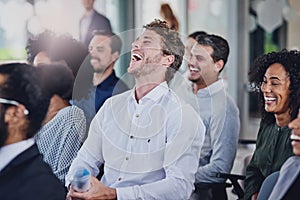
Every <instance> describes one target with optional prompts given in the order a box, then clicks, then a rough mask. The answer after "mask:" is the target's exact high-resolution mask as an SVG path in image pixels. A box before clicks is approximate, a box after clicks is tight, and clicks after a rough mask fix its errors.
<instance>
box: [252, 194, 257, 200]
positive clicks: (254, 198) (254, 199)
mask: <svg viewBox="0 0 300 200" xmlns="http://www.w3.org/2000/svg"><path fill="white" fill-rule="evenodd" d="M257 196H258V192H255V193H254V194H253V195H252V197H251V200H256V199H257Z"/></svg>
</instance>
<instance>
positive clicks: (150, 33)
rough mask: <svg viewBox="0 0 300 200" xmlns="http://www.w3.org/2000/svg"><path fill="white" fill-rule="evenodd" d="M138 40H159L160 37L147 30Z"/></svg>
mask: <svg viewBox="0 0 300 200" xmlns="http://www.w3.org/2000/svg"><path fill="white" fill-rule="evenodd" d="M139 38H144V39H153V40H161V36H160V35H159V34H158V33H156V32H155V31H153V30H149V29H146V30H145V31H144V32H143V33H142V35H140V36H139V37H138V38H137V39H139Z"/></svg>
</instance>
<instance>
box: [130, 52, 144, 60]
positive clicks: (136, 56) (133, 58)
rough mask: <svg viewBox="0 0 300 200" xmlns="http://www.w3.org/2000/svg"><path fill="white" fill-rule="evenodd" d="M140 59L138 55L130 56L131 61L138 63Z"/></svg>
mask: <svg viewBox="0 0 300 200" xmlns="http://www.w3.org/2000/svg"><path fill="white" fill-rule="evenodd" d="M141 59H142V56H140V55H139V54H136V53H134V54H132V55H131V60H135V61H138V60H141Z"/></svg>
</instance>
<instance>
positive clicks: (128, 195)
mask: <svg viewBox="0 0 300 200" xmlns="http://www.w3.org/2000/svg"><path fill="white" fill-rule="evenodd" d="M116 191H117V199H118V200H135V199H136V197H135V195H134V191H133V187H120V188H116Z"/></svg>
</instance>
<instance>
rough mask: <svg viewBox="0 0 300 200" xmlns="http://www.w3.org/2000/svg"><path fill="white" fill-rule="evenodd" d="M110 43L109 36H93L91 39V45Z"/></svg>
mask: <svg viewBox="0 0 300 200" xmlns="http://www.w3.org/2000/svg"><path fill="white" fill-rule="evenodd" d="M109 42H110V37H109V36H105V35H95V36H94V37H93V39H92V42H91V43H95V44H98V45H100V44H102V45H105V44H108V43H109Z"/></svg>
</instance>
